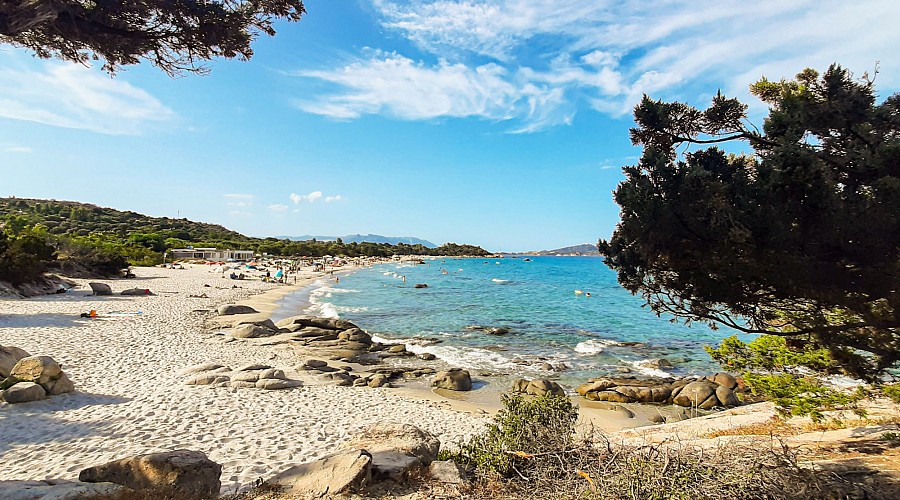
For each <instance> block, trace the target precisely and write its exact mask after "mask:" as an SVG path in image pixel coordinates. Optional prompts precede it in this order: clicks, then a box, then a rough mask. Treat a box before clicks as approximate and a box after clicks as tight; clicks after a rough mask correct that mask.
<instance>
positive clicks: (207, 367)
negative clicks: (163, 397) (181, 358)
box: [180, 363, 223, 375]
mask: <svg viewBox="0 0 900 500" xmlns="http://www.w3.org/2000/svg"><path fill="white" fill-rule="evenodd" d="M222 367H223V365H220V364H218V363H203V364H200V365H194V366H189V367H187V368H185V369H183V370H181V372H180V373H181V374H182V375H191V374H194V373H201V372H208V371H212V370H215V369H218V368H222Z"/></svg>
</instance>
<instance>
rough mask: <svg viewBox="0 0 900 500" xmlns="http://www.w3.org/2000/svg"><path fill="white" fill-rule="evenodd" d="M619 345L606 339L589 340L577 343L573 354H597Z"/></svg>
mask: <svg viewBox="0 0 900 500" xmlns="http://www.w3.org/2000/svg"><path fill="white" fill-rule="evenodd" d="M617 345H620V344H619V343H618V342H616V341H615V340H608V339H591V340H585V341H584V342H579V343H578V345H576V346H575V352H577V353H578V354H598V353H601V352H603V351H604V350H606V348H607V347H613V346H617Z"/></svg>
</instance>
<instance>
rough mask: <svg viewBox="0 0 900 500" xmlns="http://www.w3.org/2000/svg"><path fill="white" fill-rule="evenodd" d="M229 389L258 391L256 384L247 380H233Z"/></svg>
mask: <svg viewBox="0 0 900 500" xmlns="http://www.w3.org/2000/svg"><path fill="white" fill-rule="evenodd" d="M228 386H229V387H232V388H234V389H256V382H250V381H245V380H232V381H231V382H230V383H229V384H228Z"/></svg>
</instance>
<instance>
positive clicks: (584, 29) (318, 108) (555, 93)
mask: <svg viewBox="0 0 900 500" xmlns="http://www.w3.org/2000/svg"><path fill="white" fill-rule="evenodd" d="M373 3H374V6H375V11H376V13H377V14H378V15H379V16H380V20H381V24H382V26H383V27H384V28H385V29H387V30H389V31H391V32H394V33H397V34H399V35H401V36H403V37H406V38H407V39H408V40H410V41H412V42H413V43H415V44H416V45H417V46H418V47H419V48H420V49H421V50H422V51H424V54H425V55H423V56H418V57H417V58H411V57H409V56H407V55H404V54H399V53H394V52H391V53H385V52H380V51H378V50H372V49H367V50H366V51H365V52H364V53H362V54H360V55H358V56H357V57H356V58H355V59H354V60H353V61H352V62H351V63H349V64H343V65H341V66H340V67H335V68H325V69H320V70H317V71H301V72H298V73H296V75H298V76H302V77H306V78H312V79H317V80H321V81H324V82H328V83H329V84H331V85H330V88H331V89H332V90H330V91H325V93H324V94H319V95H313V96H312V97H306V98H304V99H303V100H300V101H297V102H295V105H296V106H297V107H298V108H300V109H301V110H303V111H306V112H310V113H315V114H319V115H324V116H329V117H332V118H335V119H344V120H347V119H355V118H358V117H360V116H363V115H367V114H383V115H388V116H392V117H395V118H399V119H404V120H429V119H437V118H444V117H458V118H464V117H476V118H481V119H485V120H492V121H504V122H508V123H511V124H512V128H513V130H514V131H519V132H530V131H536V130H541V129H544V128H547V127H550V126H554V125H559V124H566V123H571V121H572V120H573V117H574V113H575V111H574V110H575V109H577V108H578V107H579V104H581V103H587V104H589V105H590V106H591V107H593V108H594V109H595V110H597V111H599V112H602V113H608V114H611V115H614V116H620V115H623V114H626V113H628V112H629V111H630V110H631V108H632V106H633V105H634V104H635V103H636V102H637V101H638V100H639V99H640V97H641V95H642V94H643V93H652V94H654V96H655V97H659V98H665V99H681V100H691V99H695V98H696V97H697V96H698V95H709V94H710V93H713V92H715V90H716V88H719V87H722V88H723V90H725V91H726V92H728V93H730V94H738V96H739V97H746V94H747V91H746V89H747V86H748V85H749V84H750V83H752V82H753V81H755V80H756V79H757V78H759V77H760V76H761V75H762V74H767V75H768V76H769V77H771V78H780V77H791V76H793V75H794V74H795V73H796V72H798V71H799V70H801V69H803V68H804V67H808V66H811V67H816V68H820V69H824V68H825V67H826V66H827V65H828V64H830V63H832V62H839V63H841V64H843V65H845V66H846V67H848V68H850V69H852V70H855V71H857V72H860V73H861V72H862V71H866V70H871V69H872V68H873V67H874V64H875V61H878V60H880V61H881V67H882V73H881V75H879V88H880V89H882V91H885V90H887V91H891V90H893V89H896V88H897V87H898V84H900V77H898V76H896V75H900V60H898V59H897V58H896V57H894V52H895V50H894V47H896V46H898V45H900V30H896V29H895V27H894V26H893V25H894V19H895V18H896V12H895V11H896V5H895V2H892V1H888V0H859V1H856V2H845V1H842V0H819V1H813V0H796V1H794V2H784V1H783V0H759V1H757V2H743V1H737V0H660V1H656V2H632V1H627V0H605V1H603V0H593V1H584V0H484V1H476V0H458V1H456V0H412V1H408V2H402V3H401V2H397V1H391V0H373ZM429 61H436V62H429ZM698 104H705V103H698Z"/></svg>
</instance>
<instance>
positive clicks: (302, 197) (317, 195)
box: [290, 191, 341, 205]
mask: <svg viewBox="0 0 900 500" xmlns="http://www.w3.org/2000/svg"><path fill="white" fill-rule="evenodd" d="M323 196H324V194H323V193H322V192H321V191H313V192H311V193H309V194H297V193H291V196H290V198H291V201H292V202H294V205H296V204H298V203H300V202H301V201H308V202H309V203H315V202H316V201H318V200H321V199H322V197H323ZM339 199H341V196H340V195H337V196H327V197H325V200H324V201H325V202H326V203H330V202H332V201H336V200H339Z"/></svg>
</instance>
